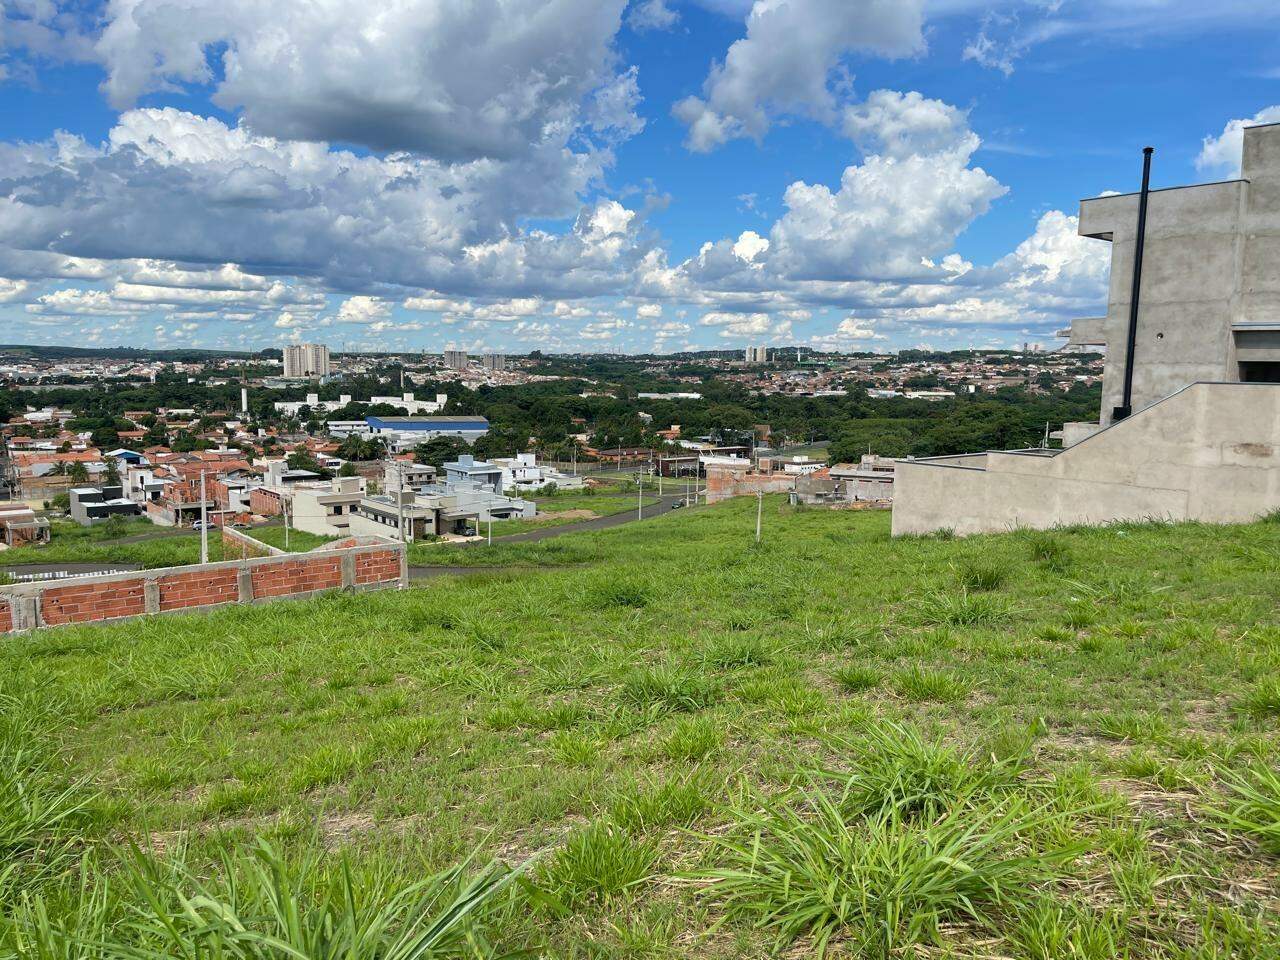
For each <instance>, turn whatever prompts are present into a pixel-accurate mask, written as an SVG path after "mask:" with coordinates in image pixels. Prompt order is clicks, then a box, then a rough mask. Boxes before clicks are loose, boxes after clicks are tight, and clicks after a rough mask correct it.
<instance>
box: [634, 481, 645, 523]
mask: <svg viewBox="0 0 1280 960" xmlns="http://www.w3.org/2000/svg"><path fill="white" fill-rule="evenodd" d="M636 519H637V520H643V519H644V474H643V473H641V472H640V471H639V470H637V471H636Z"/></svg>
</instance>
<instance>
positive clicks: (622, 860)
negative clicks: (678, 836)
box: [541, 820, 658, 910]
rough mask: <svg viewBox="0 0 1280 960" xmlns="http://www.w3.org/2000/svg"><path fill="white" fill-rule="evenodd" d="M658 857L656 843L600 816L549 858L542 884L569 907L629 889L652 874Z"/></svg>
mask: <svg viewBox="0 0 1280 960" xmlns="http://www.w3.org/2000/svg"><path fill="white" fill-rule="evenodd" d="M657 859H658V848H657V845H656V844H655V843H653V842H652V841H649V840H640V839H637V838H636V837H633V836H632V835H631V834H630V833H629V832H627V831H626V830H624V829H622V828H621V827H619V826H617V825H616V824H614V823H611V822H609V821H607V820H600V821H597V822H595V823H593V824H591V825H590V826H588V827H586V828H585V829H583V830H579V831H578V832H577V833H575V834H574V835H573V836H571V837H570V838H569V839H568V841H566V843H565V845H564V846H563V847H561V848H560V850H559V851H557V852H556V855H555V856H554V857H552V858H551V859H550V860H549V861H548V862H547V864H546V866H545V867H544V869H543V870H542V876H541V881H542V883H541V886H542V888H543V892H544V893H546V894H548V895H549V896H550V897H551V898H553V899H554V900H555V901H556V902H558V904H559V905H560V906H561V907H562V908H563V909H564V910H570V909H573V908H575V907H579V906H581V905H583V904H586V903H590V902H604V901H608V900H611V899H613V898H614V897H617V896H619V895H621V894H623V893H626V892H627V891H629V890H630V889H632V888H633V887H635V886H637V885H639V884H640V883H643V882H644V881H645V880H646V879H647V878H648V877H649V876H650V875H651V874H652V872H653V867H654V864H655V863H656V862H657Z"/></svg>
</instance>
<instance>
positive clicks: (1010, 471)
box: [893, 383, 1280, 535]
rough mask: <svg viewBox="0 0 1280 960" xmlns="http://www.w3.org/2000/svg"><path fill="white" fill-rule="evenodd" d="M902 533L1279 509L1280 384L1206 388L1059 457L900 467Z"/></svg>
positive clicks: (1207, 517)
mask: <svg viewBox="0 0 1280 960" xmlns="http://www.w3.org/2000/svg"><path fill="white" fill-rule="evenodd" d="M895 486H896V491H895V499H894V506H893V532H894V534H895V535H901V534H911V533H930V532H932V531H935V530H939V529H944V528H945V529H950V530H953V531H954V532H955V533H957V534H962V535H963V534H970V533H987V532H994V531H1000V530H1009V529H1013V528H1016V527H1032V528H1039V529H1044V528H1048V527H1053V526H1059V525H1068V524H1098V523H1107V522H1111V521H1116V520H1147V519H1166V520H1200V521H1204V522H1208V523H1244V522H1247V521H1249V520H1252V519H1255V518H1256V517H1258V516H1261V515H1262V514H1265V513H1269V512H1270V511H1272V510H1276V509H1280V385H1278V384H1268V383H1195V384H1192V385H1190V386H1188V387H1186V388H1184V389H1183V390H1180V391H1178V392H1177V393H1175V394H1173V395H1172V396H1170V397H1168V398H1166V399H1164V400H1162V401H1160V402H1159V403H1155V404H1152V405H1151V406H1149V407H1147V408H1146V409H1145V410H1141V411H1139V412H1138V413H1136V414H1134V415H1133V416H1132V417H1130V418H1129V419H1127V420H1124V421H1121V422H1120V423H1116V424H1113V425H1112V426H1110V427H1108V428H1106V429H1105V430H1101V431H1099V432H1098V433H1095V434H1093V435H1092V436H1090V437H1088V438H1086V439H1085V440H1082V441H1081V442H1080V443H1077V444H1075V445H1074V446H1071V447H1068V448H1066V449H1064V450H1062V451H1060V452H1058V453H1056V455H1041V454H1036V453H1003V452H992V453H987V454H984V455H982V456H980V457H977V458H963V459H959V458H947V459H946V460H941V459H940V460H937V461H930V460H916V461H900V462H899V463H898V466H897V475H896V481H895Z"/></svg>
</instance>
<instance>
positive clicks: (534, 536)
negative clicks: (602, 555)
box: [454, 493, 684, 549]
mask: <svg viewBox="0 0 1280 960" xmlns="http://www.w3.org/2000/svg"><path fill="white" fill-rule="evenodd" d="M683 499H684V494H683V493H682V494H679V495H672V494H668V495H667V496H663V497H659V498H658V502H657V503H650V504H647V505H646V506H645V508H644V519H645V520H648V519H649V518H650V517H660V516H662V515H663V514H664V513H670V512H671V511H672V510H674V509H675V508H676V507H675V505H676V503H677V502H678V501H680V500H683ZM635 519H636V511H635V510H634V509H630V510H624V511H622V513H612V514H609V515H608V516H606V517H596V518H595V519H594V520H582V521H579V522H577V523H562V524H558V525H556V526H553V527H539V528H538V529H537V530H528V531H526V532H525V533H513V534H511V535H510V536H506V537H494V538H493V539H494V542H497V541H499V540H500V541H502V542H503V543H537V542H538V541H539V540H549V539H551V538H552V537H559V536H563V535H564V534H566V533H581V532H582V531H583V530H606V529H608V528H609V527H617V526H621V525H622V524H624V523H631V522H633V521H634V520H635ZM499 529H501V527H494V530H495V532H496V531H497V530H499ZM483 532H485V528H484V527H483V525H482V527H481V533H483ZM485 545H486V542H485V541H484V540H469V541H467V542H466V543H465V544H461V545H460V546H462V548H463V549H465V548H467V547H476V546H485ZM454 549H456V548H454Z"/></svg>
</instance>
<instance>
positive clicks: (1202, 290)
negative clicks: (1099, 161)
mask: <svg viewBox="0 0 1280 960" xmlns="http://www.w3.org/2000/svg"><path fill="white" fill-rule="evenodd" d="M1243 192H1244V184H1243V183H1241V182H1239V181H1236V182H1232V183H1225V184H1211V185H1207V186H1198V187H1190V188H1183V189H1176V190H1161V191H1156V192H1154V193H1152V194H1151V199H1150V203H1149V205H1148V211H1147V236H1146V252H1145V254H1144V256H1143V274H1142V294H1141V298H1140V301H1139V311H1138V337H1137V349H1136V351H1135V354H1134V356H1135V364H1134V375H1133V408H1134V409H1135V410H1138V409H1141V408H1142V407H1145V406H1147V405H1149V404H1152V403H1155V402H1156V401H1157V400H1159V399H1161V398H1162V397H1167V396H1168V395H1169V394H1171V393H1173V392H1174V391H1175V390H1178V389H1180V388H1182V387H1184V386H1186V385H1187V384H1188V383H1194V382H1196V381H1198V380H1219V381H1220V380H1234V379H1235V371H1234V369H1231V370H1229V369H1228V360H1229V353H1230V339H1231V323H1232V317H1233V316H1234V313H1235V306H1236V299H1235V291H1236V288H1237V275H1238V271H1237V259H1238V256H1239V249H1238V243H1239V237H1240V206H1241V201H1242V196H1243ZM1137 220H1138V197H1137V195H1136V194H1125V195H1123V196H1115V197H1102V198H1099V199H1097V200H1086V201H1084V202H1083V203H1082V204H1081V205H1080V232H1081V233H1082V234H1084V235H1086V236H1094V237H1098V236H1103V237H1106V236H1109V237H1110V238H1111V281H1110V284H1111V285H1110V291H1109V294H1108V298H1107V320H1106V329H1105V334H1104V335H1105V338H1106V341H1107V364H1106V368H1105V370H1104V372H1103V381H1102V411H1101V415H1102V422H1103V423H1110V422H1111V411H1112V409H1113V408H1115V407H1116V406H1118V405H1119V404H1120V402H1121V399H1122V397H1123V382H1124V364H1125V354H1126V348H1127V338H1128V329H1129V304H1130V301H1131V296H1130V294H1131V290H1132V283H1133V254H1134V245H1135V239H1136V233H1137V230H1136V228H1137Z"/></svg>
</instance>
